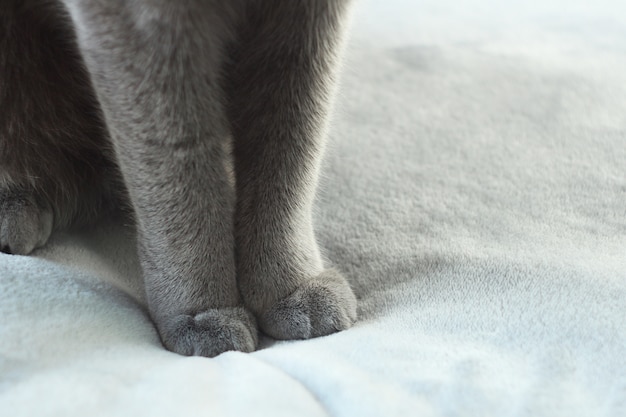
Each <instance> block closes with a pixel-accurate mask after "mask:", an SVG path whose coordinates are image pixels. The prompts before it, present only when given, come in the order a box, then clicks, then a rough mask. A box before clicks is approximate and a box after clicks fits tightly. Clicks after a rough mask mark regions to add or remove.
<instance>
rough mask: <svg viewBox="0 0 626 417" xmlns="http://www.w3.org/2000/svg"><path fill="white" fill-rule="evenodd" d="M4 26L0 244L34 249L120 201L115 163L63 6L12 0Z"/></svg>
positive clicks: (3, 14)
mask: <svg viewBox="0 0 626 417" xmlns="http://www.w3.org/2000/svg"><path fill="white" fill-rule="evenodd" d="M0 27H1V28H2V30H1V31H0V251H2V252H7V253H12V254H18V255H26V254H28V253H30V252H31V251H32V250H33V249H35V248H36V247H40V246H42V245H44V244H45V243H46V241H47V240H48V237H49V236H50V234H51V232H52V230H53V229H63V228H66V227H68V226H69V225H71V224H76V223H87V222H89V221H91V220H93V219H94V218H95V217H96V216H97V215H98V214H99V213H100V212H101V211H102V210H103V209H104V207H105V206H107V205H108V204H112V201H111V200H112V198H108V197H107V188H108V187H107V185H106V184H107V182H108V181H109V180H110V181H111V182H114V180H113V178H114V177H115V167H114V164H112V163H111V162H110V160H107V158H106V148H107V143H108V142H107V138H106V134H105V130H104V128H103V124H102V121H101V118H100V114H99V110H98V107H97V104H96V103H97V102H96V100H95V96H94V95H93V91H92V89H91V84H90V81H89V77H88V76H87V73H86V71H85V69H84V67H83V63H82V61H81V60H80V56H79V54H78V50H77V46H76V43H75V38H74V35H73V31H72V28H71V26H70V24H69V21H68V19H67V16H66V15H64V13H63V11H62V10H60V9H59V7H58V5H54V4H53V3H52V2H50V1H41V0H6V1H3V2H2V4H1V5H0ZM109 188H110V187H109Z"/></svg>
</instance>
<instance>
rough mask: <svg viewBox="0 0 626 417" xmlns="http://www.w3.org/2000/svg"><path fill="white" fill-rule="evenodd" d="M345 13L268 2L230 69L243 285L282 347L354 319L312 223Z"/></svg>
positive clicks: (318, 3)
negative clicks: (327, 267)
mask: <svg viewBox="0 0 626 417" xmlns="http://www.w3.org/2000/svg"><path fill="white" fill-rule="evenodd" d="M252 7H253V8H254V7H255V6H252ZM346 8H347V4H346V2H343V1H328V0H308V1H302V2H300V1H291V0H284V1H281V0H276V1H264V2H262V5H258V8H257V9H252V12H251V13H249V15H250V16H252V17H251V18H250V20H249V21H247V22H245V24H244V25H242V29H241V38H240V45H239V48H240V49H239V50H238V51H237V53H236V57H235V58H234V60H233V65H232V70H229V74H230V76H231V82H230V85H231V89H230V91H229V94H228V97H229V99H230V102H229V107H228V108H229V118H230V121H231V124H232V129H233V135H234V138H235V143H234V154H235V172H236V178H237V210H236V226H235V234H236V245H237V267H238V282H239V286H240V290H241V293H242V296H243V298H244V301H245V303H246V305H247V306H248V307H249V308H250V309H251V310H252V311H253V312H254V313H255V314H256V315H257V319H258V321H259V325H260V327H261V329H262V330H263V331H264V332H265V333H267V334H269V335H270V336H273V337H275V338H278V339H293V338H309V337H316V336H322V335H326V334H329V333H332V332H336V331H339V330H343V329H346V328H348V327H350V326H351V325H352V323H353V322H354V321H355V320H356V299H355V296H354V294H353V292H352V290H351V289H350V286H349V285H348V282H347V281H346V279H345V278H344V277H343V276H342V275H341V274H339V273H338V272H337V271H334V270H324V268H323V265H322V260H321V257H320V253H319V250H318V246H317V243H316V241H315V237H314V232H313V227H312V214H311V211H312V204H313V197H314V190H315V186H316V181H317V175H318V170H319V165H320V157H321V153H322V150H323V139H324V125H325V119H326V116H327V112H328V106H329V95H330V94H331V93H332V88H333V80H332V77H333V75H334V72H333V70H334V66H335V60H336V59H337V56H336V54H337V48H338V47H339V46H340V42H341V36H342V29H343V28H342V23H343V17H344V16H343V14H344V13H345V12H346V10H345V9H346Z"/></svg>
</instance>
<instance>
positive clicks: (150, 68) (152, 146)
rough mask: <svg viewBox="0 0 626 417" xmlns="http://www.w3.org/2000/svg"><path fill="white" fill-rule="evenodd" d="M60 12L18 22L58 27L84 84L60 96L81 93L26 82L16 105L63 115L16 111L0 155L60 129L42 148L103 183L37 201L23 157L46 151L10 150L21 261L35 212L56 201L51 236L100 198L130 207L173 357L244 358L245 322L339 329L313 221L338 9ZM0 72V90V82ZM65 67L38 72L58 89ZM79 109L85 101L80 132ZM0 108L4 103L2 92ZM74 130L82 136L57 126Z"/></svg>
mask: <svg viewBox="0 0 626 417" xmlns="http://www.w3.org/2000/svg"><path fill="white" fill-rule="evenodd" d="M9 3H14V5H13V9H12V10H11V13H7V15H6V16H8V17H6V18H7V19H8V18H12V19H16V18H20V17H21V18H23V19H26V18H28V16H27V17H24V15H23V14H22V15H20V13H23V9H20V6H16V5H17V4H18V3H19V1H17V0H10V1H9ZM61 3H62V4H60V3H56V2H54V1H44V0H40V1H39V2H37V1H35V0H31V1H30V2H29V4H30V6H29V7H31V9H29V10H30V11H32V10H38V9H37V6H41V7H42V9H46V10H47V13H48V14H49V16H52V21H53V25H54V28H55V30H57V31H60V32H63V33H66V37H65V38H63V39H62V40H61V41H62V42H65V43H66V45H64V46H65V49H63V50H64V51H65V50H70V51H72V50H74V51H75V54H73V53H72V52H70V53H69V55H71V58H72V59H71V60H70V61H66V62H70V63H71V64H72V65H73V67H74V68H76V73H77V74H79V77H78V79H75V80H71V81H68V83H67V84H68V86H67V87H68V88H72V86H76V87H77V88H76V90H73V91H72V92H69V93H68V94H70V95H71V94H74V92H76V98H75V99H74V100H73V101H72V100H65V99H64V97H63V94H64V93H62V92H56V91H45V89H43V90H42V91H35V90H31V85H30V83H24V85H27V86H28V88H20V89H19V90H18V91H17V92H16V93H15V94H18V95H20V96H24V97H26V98H25V99H24V100H25V101H28V100H33V101H35V100H38V99H39V97H38V96H39V94H43V95H44V96H45V97H46V99H47V100H49V101H53V100H57V99H58V100H61V105H60V109H61V111H60V112H57V113H59V114H61V116H62V117H58V118H57V119H54V120H50V121H49V122H47V123H46V124H42V125H41V126H35V127H33V126H31V121H30V120H29V119H28V118H27V117H25V114H26V110H23V111H22V112H21V113H16V112H13V113H15V114H12V115H11V116H10V117H12V118H11V119H10V120H12V122H11V123H13V124H15V123H18V124H19V126H20V128H21V130H20V131H18V132H17V133H16V131H15V129H12V128H10V126H12V125H11V123H5V124H4V125H0V146H2V147H3V148H2V149H9V148H11V147H13V148H14V149H18V148H19V146H22V145H20V143H21V142H20V141H24V138H23V137H22V136H24V135H25V134H28V132H29V131H33V132H35V133H36V134H33V135H34V136H35V137H37V138H38V135H39V136H42V135H43V136H46V135H48V136H50V135H49V133H48V132H50V131H53V132H61V133H59V134H58V135H57V136H60V137H61V138H56V137H55V138H49V141H50V142H54V141H55V140H56V141H61V142H63V141H65V142H66V143H68V145H67V148H68V150H63V149H62V150H61V153H63V154H64V155H65V153H69V154H70V155H78V157H77V158H76V159H77V161H78V162H81V161H82V162H85V161H87V162H88V163H89V165H94V162H92V161H102V162H101V165H97V169H96V171H98V172H101V171H102V170H105V171H106V175H105V176H104V177H105V178H103V177H102V176H97V175H91V176H89V178H92V177H93V178H96V179H97V187H92V188H90V189H89V190H93V189H95V190H97V191H98V192H97V196H92V195H91V194H92V192H87V190H84V189H83V188H84V187H83V188H81V187H80V186H75V185H72V184H74V183H76V180H75V179H74V177H75V176H76V175H75V174H76V172H73V171H71V170H66V171H64V172H61V173H56V172H53V173H52V174H53V176H55V178H57V179H56V180H55V181H57V182H58V183H59V184H60V185H59V186H58V188H59V189H60V190H62V191H61V192H60V194H62V195H66V196H68V197H67V198H66V199H65V200H63V202H61V201H60V200H61V199H59V198H56V199H55V198H51V197H50V196H49V195H46V194H45V193H42V192H41V191H39V190H40V189H41V188H42V187H41V186H40V185H39V182H40V179H39V178H38V177H37V176H35V177H33V176H32V175H31V174H30V170H31V169H32V168H31V166H30V165H31V164H32V163H33V161H37V158H41V159H43V160H44V161H45V160H46V158H47V157H49V155H50V154H48V153H46V152H47V150H46V151H44V152H43V154H39V155H37V156H36V155H33V151H32V149H29V148H27V147H23V148H19V149H20V150H22V152H20V154H19V158H20V159H21V160H22V161H23V162H22V163H21V165H19V166H17V167H16V166H12V165H11V164H10V163H8V160H9V159H10V158H8V157H5V156H4V155H3V157H2V159H0V167H1V168H0V181H1V182H0V187H1V188H0V189H2V190H3V192H4V194H1V195H2V196H3V197H2V198H3V199H4V201H5V202H7V201H8V202H11V201H13V200H15V199H16V195H17V194H16V193H17V192H16V191H15V190H21V191H20V193H21V195H23V194H24V193H27V194H28V195H29V196H31V198H30V200H28V201H36V200H38V199H39V200H41V201H43V202H44V203H43V204H40V205H39V206H37V205H36V204H31V205H30V206H29V207H31V208H30V209H29V210H30V212H29V214H26V215H15V214H11V213H16V209H15V207H18V206H17V205H16V204H13V203H11V204H7V203H5V204H4V205H1V206H0V218H2V223H1V224H2V225H3V226H2V227H5V226H4V225H5V224H9V229H10V230H12V232H11V233H12V234H11V236H14V235H15V234H16V233H15V230H22V231H23V232H24V233H23V236H29V237H25V238H24V239H25V240H27V241H28V242H27V243H28V244H27V245H25V244H23V243H20V244H21V245H22V246H20V248H22V249H20V250H21V253H25V252H28V251H29V249H31V248H32V247H34V246H38V245H40V244H41V243H43V240H45V238H43V237H42V236H41V234H39V235H36V234H35V235H36V236H33V237H30V235H32V233H31V232H29V231H30V230H32V229H33V227H34V226H33V225H34V224H37V222H38V221H40V220H37V219H38V217H39V218H42V217H45V213H46V212H45V210H44V209H43V208H42V209H39V211H38V209H37V207H44V206H46V204H47V205H49V206H50V207H52V212H53V213H54V227H55V228H59V227H66V226H67V225H69V224H71V223H73V222H74V221H77V220H78V219H90V218H92V216H91V214H90V213H91V212H92V211H93V212H100V211H102V209H103V207H104V206H106V204H105V203H103V201H104V202H108V201H114V202H116V203H115V204H117V205H119V204H123V202H128V203H129V205H130V207H131V208H132V212H133V213H134V218H135V223H136V228H137V233H138V242H139V254H140V261H141V265H142V268H143V273H144V282H145V290H146V295H147V300H148V307H149V310H150V313H151V316H152V318H153V320H154V321H155V324H156V326H157V328H158V330H159V333H160V335H161V339H162V341H163V343H164V345H165V346H166V347H167V348H168V349H170V350H172V351H175V352H178V353H181V354H186V355H203V356H215V355H217V354H219V353H221V352H223V351H225V350H241V351H251V350H253V349H254V348H255V346H256V343H257V336H256V333H257V327H256V326H257V324H256V320H255V317H254V316H256V318H257V319H258V323H259V325H260V327H261V329H262V330H263V331H265V332H266V333H267V334H269V335H271V336H274V337H277V338H282V339H292V338H308V337H315V336H322V335H326V334H329V333H332V332H335V331H338V330H343V329H346V328H348V327H349V326H350V325H351V324H352V323H353V322H354V320H355V319H356V299H355V297H354V295H353V293H352V291H351V289H350V287H349V285H348V283H347V281H346V280H345V279H344V278H343V277H342V276H341V275H340V274H338V273H337V272H335V271H325V270H324V268H323V265H322V260H321V257H320V254H319V250H318V248H317V244H316V242H315V237H314V233H313V227H312V221H311V210H312V204H313V195H314V191H315V187H316V179H317V175H318V171H319V163H320V158H321V154H322V151H323V140H324V130H325V120H326V118H327V113H328V106H329V101H330V97H331V96H332V89H333V85H334V80H333V75H334V73H335V67H336V61H337V54H338V50H339V48H340V46H341V38H342V35H343V32H344V23H345V15H346V13H347V8H348V1H343V0H307V1H303V2H300V1H292V0H231V1H227V2H226V1H211V0H204V1H201V0H188V1H180V2H173V1H166V0H135V1H126V0H106V1H103V0H61ZM3 7H11V6H10V5H9V6H3ZM35 16H37V15H36V13H35ZM0 19H3V18H1V17H0ZM35 20H36V19H35ZM46 22H47V21H46ZM0 23H1V22H0ZM29 23H30V24H31V25H32V23H33V22H29ZM46 24H48V23H46ZM42 25H43V24H42ZM0 42H2V43H0V46H1V47H2V48H6V50H9V49H10V48H15V47H16V46H15V45H12V44H11V43H12V42H19V41H18V40H17V39H16V38H14V39H9V38H7V37H6V36H5V38H2V39H0ZM41 42H48V40H47V39H44V38H42V39H39V43H37V42H34V45H35V46H37V47H39V48H41V45H40V43H41ZM68 45H69V46H68ZM72 48H74V49H72ZM66 53H67V52H66ZM39 55H42V54H41V53H40V54H39ZM33 56H34V58H31V59H33V60H40V61H41V60H42V57H41V56H38V55H37V54H36V53H35V54H33ZM13 59H14V60H16V59H18V58H16V57H15V56H14V57H13ZM2 71H3V70H2V69H0V86H3V85H4V86H6V85H8V83H9V80H8V79H7V77H8V75H7V71H6V70H5V72H4V73H3V72H2ZM36 71H37V69H36V68H35V66H34V67H33V73H36ZM39 71H41V69H39ZM62 71H63V68H53V69H51V70H46V72H45V73H44V74H43V75H38V76H40V77H44V78H45V77H48V78H62V77H61V76H60V74H61V73H62ZM80 74H88V76H84V77H82V76H80ZM84 90H87V91H86V92H85V91H84ZM94 92H95V93H94ZM59 95H61V97H60V98H59ZM3 100H4V102H3ZM63 100H65V101H63ZM80 100H82V102H80ZM85 103H87V104H88V105H89V106H92V107H93V110H92V111H89V112H87V115H89V120H87V121H85V120H83V119H85V118H86V116H85V115H84V114H83V113H82V112H81V110H82V108H81V106H83V105H84V104H85ZM0 106H4V107H6V108H8V107H9V106H8V104H7V103H6V99H5V98H4V96H0ZM9 111H10V110H9ZM63 115H65V116H64V117H63ZM0 120H1V119H0ZM15 120H17V122H15ZM77 120H78V121H80V122H81V123H82V124H81V123H78V122H76V121H77ZM72 122H74V125H76V128H75V129H72V130H67V131H63V129H62V128H61V127H64V126H66V125H68V126H72ZM7 126H9V127H7ZM87 127H91V128H93V130H94V132H95V133H91V134H89V132H88V129H87ZM23 132H26V133H23ZM87 136H88V139H86V137H87ZM37 140H39V139H37ZM65 142H64V143H65ZM83 142H87V144H88V145H89V146H85V145H84V144H83ZM229 145H230V146H232V155H231V154H230V153H229V152H227V150H226V149H227V148H228V147H229ZM85 147H86V148H88V149H89V151H91V153H89V152H86V151H85V152H83V151H84V149H83V148H85ZM94 148H95V149H97V150H98V151H99V152H93V149H94ZM78 162H77V163H78ZM231 163H232V165H233V166H234V174H235V186H233V184H232V181H231V180H230V176H229V169H228V166H229V165H230V164H231ZM69 166H71V164H69ZM105 168H106V169H105ZM118 169H119V171H118ZM61 171H62V169H61ZM81 175H83V174H82V173H81V174H80V175H78V176H79V177H80V176H81ZM24 178H28V179H29V181H26V180H24ZM119 178H122V179H123V182H122V181H119ZM92 182H95V181H92ZM84 183H85V182H81V183H80V184H84ZM86 183H87V184H89V182H88V181H87V182H86ZM67 184H69V185H67ZM24 190H27V191H24ZM102 196H104V197H102ZM85 199H87V200H89V201H90V202H89V203H88V204H87V203H83V202H82V201H83V200H85ZM20 201H26V200H24V199H23V198H22V200H20ZM118 201H119V202H118ZM68 202H70V203H68ZM79 202H80V203H79ZM85 205H86V207H84V206H85ZM4 206H7V207H8V206H10V207H13V208H12V209H11V210H12V211H9V210H5V209H4V208H2V207H4ZM68 206H69V209H68ZM85 211H86V212H88V213H87V214H85V213H84V212H85ZM68 212H69V213H68ZM66 218H69V219H70V220H64V219H66ZM0 230H4V229H0ZM27 232H28V233H30V234H28V233H27ZM0 236H2V235H0ZM46 237H47V236H46ZM3 239H4V238H3ZM12 239H13V240H16V239H17V238H15V237H12ZM24 239H23V240H24ZM16 241H19V239H17V240H16ZM24 248H25V249H24ZM9 249H10V250H11V251H13V249H12V248H9ZM244 305H245V307H244ZM248 311H250V312H252V313H253V314H251V313H249V312H248Z"/></svg>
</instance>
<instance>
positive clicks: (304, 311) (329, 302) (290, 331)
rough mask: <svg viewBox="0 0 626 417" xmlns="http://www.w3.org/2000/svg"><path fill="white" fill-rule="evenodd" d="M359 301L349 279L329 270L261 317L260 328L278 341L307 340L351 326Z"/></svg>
mask: <svg viewBox="0 0 626 417" xmlns="http://www.w3.org/2000/svg"><path fill="white" fill-rule="evenodd" d="M356 307H357V301H356V297H355V296H354V293H353V292H352V289H351V288H350V286H349V285H348V282H347V281H346V279H345V278H344V277H343V276H342V275H340V274H339V273H338V272H337V271H334V270H326V271H324V272H322V273H321V274H320V275H318V276H316V277H314V278H312V279H311V280H309V281H306V282H304V283H303V284H302V285H301V286H300V287H299V288H298V289H297V290H296V291H294V292H293V293H292V294H291V295H289V296H287V297H285V298H283V299H282V300H279V301H278V302H276V303H275V304H274V305H273V306H272V307H271V308H270V309H269V310H268V311H267V312H265V313H263V314H261V315H260V316H259V325H260V327H261V329H262V330H263V331H264V332H265V333H267V334H268V335H269V336H271V337H273V338H275V339H308V338H311V337H318V336H325V335H328V334H331V333H335V332H338V331H341V330H345V329H347V328H349V327H350V326H352V324H353V323H354V322H355V321H356V316H357V313H356Z"/></svg>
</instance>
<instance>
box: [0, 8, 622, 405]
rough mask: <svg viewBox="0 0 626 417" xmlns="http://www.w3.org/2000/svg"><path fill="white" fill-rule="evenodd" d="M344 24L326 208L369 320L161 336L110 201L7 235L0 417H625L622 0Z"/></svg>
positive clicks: (331, 238) (409, 14)
mask: <svg viewBox="0 0 626 417" xmlns="http://www.w3.org/2000/svg"><path fill="white" fill-rule="evenodd" d="M539 3H541V4H539ZM351 26H352V28H351V36H350V40H349V42H348V45H347V47H346V57H345V63H344V65H343V69H342V77H341V84H340V87H339V91H338V97H337V101H336V104H335V106H334V111H333V118H332V121H331V124H330V129H329V143H328V148H327V151H326V158H325V161H324V170H323V177H322V179H321V182H320V188H319V192H318V196H317V203H316V214H315V224H316V232H317V237H318V240H319V242H320V245H321V247H322V250H323V253H324V256H325V259H326V263H327V265H328V266H333V267H335V268H338V269H339V270H341V271H343V272H344V273H345V274H346V276H347V277H348V279H349V281H350V283H351V285H352V286H353V288H354V290H355V293H356V295H357V297H358V301H359V310H358V314H359V320H358V322H357V323H356V324H355V326H354V327H353V328H351V329H350V330H347V331H344V332H341V333H337V334H333V335H330V336H327V337H321V338H317V339H312V340H306V341H282V342H278V341H275V340H272V339H270V338H267V337H264V338H262V339H261V345H260V347H259V350H258V351H256V352H254V353H251V354H244V353H238V352H227V353H224V354H222V355H220V356H218V357H216V358H214V359H206V358H198V357H182V356H179V355H176V354H173V353H171V352H168V351H166V350H165V349H163V347H162V346H161V344H160V342H159V338H158V335H157V333H156V331H155V328H154V325H153V324H152V322H151V321H150V319H149V316H148V314H147V312H146V308H145V302H144V298H143V295H142V290H141V275H140V271H139V267H138V263H137V259H136V252H135V242H134V238H133V231H132V229H131V228H130V227H128V226H127V225H125V224H124V223H123V222H118V221H113V220H105V221H103V222H101V223H100V224H98V225H97V226H94V227H91V228H85V229H81V230H75V231H72V232H65V233H57V234H55V235H54V236H53V237H52V240H51V242H50V243H49V244H48V245H47V246H46V247H45V248H42V249H40V250H37V251H36V252H35V253H34V254H33V255H32V256H28V257H21V256H12V255H5V254H0V416H3V417H4V416H7V417H8V416H12V417H18V416H29V417H32V416H64V417H70V416H133V417H137V416H151V417H158V416H172V415H180V416H184V415H194V416H205V415H206V416H265V415H266V416H302V417H309V416H311V417H312V416H533V417H541V416H567V417H572V416H615V417H617V416H625V415H626V317H625V315H626V5H625V3H624V2H621V1H617V0H616V1H611V0H595V1H593V2H588V1H583V0H571V1H566V0H546V1H544V2H526V4H518V3H517V2H515V3H513V2H497V1H495V0H468V1H465V2H454V1H452V0H385V1H380V0H361V1H360V2H358V3H356V5H355V13H354V17H353V20H352V25H351Z"/></svg>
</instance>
